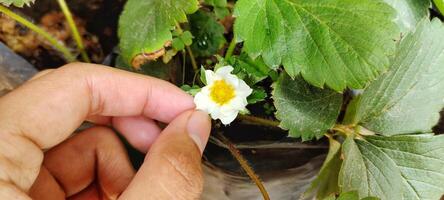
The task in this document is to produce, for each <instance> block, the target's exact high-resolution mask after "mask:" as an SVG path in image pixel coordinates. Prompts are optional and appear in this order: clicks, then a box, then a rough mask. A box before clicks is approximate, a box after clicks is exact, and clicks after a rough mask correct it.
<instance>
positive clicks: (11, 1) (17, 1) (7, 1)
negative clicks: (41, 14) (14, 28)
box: [0, 0, 35, 8]
mask: <svg viewBox="0 0 444 200" xmlns="http://www.w3.org/2000/svg"><path fill="white" fill-rule="evenodd" d="M34 2H35V0H0V3H1V4H3V5H5V6H11V5H14V6H17V7H20V8H21V7H23V6H24V5H27V6H29V5H31V3H34Z"/></svg>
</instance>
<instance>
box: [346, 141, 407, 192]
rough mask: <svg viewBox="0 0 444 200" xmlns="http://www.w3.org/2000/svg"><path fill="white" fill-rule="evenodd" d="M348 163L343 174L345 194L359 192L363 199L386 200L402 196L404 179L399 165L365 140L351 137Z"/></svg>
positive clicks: (347, 149) (347, 153)
mask: <svg viewBox="0 0 444 200" xmlns="http://www.w3.org/2000/svg"><path fill="white" fill-rule="evenodd" d="M342 153H343V154H344V157H345V159H344V161H343V164H342V168H341V170H340V172H339V187H340V189H341V192H349V191H358V193H359V196H362V197H367V196H377V197H379V198H381V199H382V200H393V199H399V197H401V196H402V183H401V180H402V176H401V173H400V171H399V169H398V168H397V166H396V164H395V162H393V160H391V158H390V157H389V156H387V155H386V154H385V153H384V152H383V151H382V150H381V149H379V148H378V147H376V146H374V145H372V144H370V143H368V142H367V141H365V140H354V139H353V137H348V138H347V139H346V140H345V142H344V144H343V146H342Z"/></svg>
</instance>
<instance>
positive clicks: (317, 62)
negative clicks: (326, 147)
mask: <svg viewBox="0 0 444 200" xmlns="http://www.w3.org/2000/svg"><path fill="white" fill-rule="evenodd" d="M234 15H235V16H236V17H237V19H236V22H235V25H234V33H235V34H236V36H237V38H238V39H239V40H242V41H244V50H245V51H246V52H247V53H248V54H249V55H250V56H252V57H253V58H255V57H257V56H259V55H262V57H263V58H264V61H265V63H267V65H269V66H278V65H280V64H282V65H283V66H284V68H285V70H286V71H287V73H288V74H290V76H292V77H295V76H296V75H297V74H299V73H301V74H302V77H303V78H304V79H305V80H306V81H308V82H309V83H311V84H313V85H315V86H318V87H322V86H323V85H324V84H326V85H328V86H329V87H331V88H333V89H334V90H336V91H342V90H343V89H345V88H346V87H347V86H348V87H350V88H363V87H364V86H365V85H366V83H367V82H369V81H370V80H373V79H375V78H376V77H377V76H378V75H379V74H380V73H381V72H383V71H385V70H386V69H387V68H388V66H389V63H390V62H389V57H388V56H389V55H392V54H393V52H394V50H395V41H394V39H396V38H398V37H399V31H398V28H397V26H396V24H395V23H394V22H393V19H394V17H395V11H394V10H393V9H392V8H391V7H390V6H389V5H387V4H385V3H384V2H383V1H381V0H310V1H307V0H239V1H237V3H236V6H235V11H234Z"/></svg>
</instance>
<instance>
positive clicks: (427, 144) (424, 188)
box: [366, 134, 444, 200]
mask: <svg viewBox="0 0 444 200" xmlns="http://www.w3.org/2000/svg"><path fill="white" fill-rule="evenodd" d="M366 140H367V141H368V142H369V143H371V144H372V145H374V146H376V147H377V148H379V149H381V150H382V151H383V152H384V153H385V154H386V155H387V156H388V157H390V159H391V160H393V161H394V163H395V164H396V165H397V167H398V168H399V170H400V171H401V175H402V179H401V180H402V183H403V192H402V193H403V196H404V199H412V200H423V199H440V197H441V196H442V195H443V194H444V187H443V186H444V167H443V166H444V135H438V136H433V135H432V134H422V135H405V136H392V137H381V136H370V137H366ZM397 199H400V198H399V197H398V198H397Z"/></svg>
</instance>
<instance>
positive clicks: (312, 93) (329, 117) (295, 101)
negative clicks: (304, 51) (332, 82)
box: [273, 73, 342, 141]
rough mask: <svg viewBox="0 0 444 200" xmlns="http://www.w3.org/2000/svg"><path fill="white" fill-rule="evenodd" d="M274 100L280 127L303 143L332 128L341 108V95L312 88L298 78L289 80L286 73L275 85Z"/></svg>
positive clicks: (319, 136) (320, 135) (318, 136)
mask: <svg viewBox="0 0 444 200" xmlns="http://www.w3.org/2000/svg"><path fill="white" fill-rule="evenodd" d="M273 99H274V105H275V106H276V109H277V112H276V117H277V118H278V119H279V120H281V124H280V126H281V127H282V128H284V129H288V130H289V133H290V136H292V137H301V138H302V140H303V141H307V140H311V139H313V138H317V139H319V138H321V137H322V136H323V135H324V134H325V133H326V131H327V130H328V129H330V128H332V127H333V125H334V124H335V122H336V119H337V118H338V115H339V111H340V109H341V105H342V94H339V93H336V92H335V91H333V90H329V89H320V88H316V87H313V86H311V85H309V84H308V83H307V82H305V81H304V80H303V79H302V78H300V77H296V79H294V80H292V79H291V78H290V76H288V75H287V74H286V73H282V75H281V77H280V78H279V79H278V81H277V82H276V83H275V84H274V90H273Z"/></svg>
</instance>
